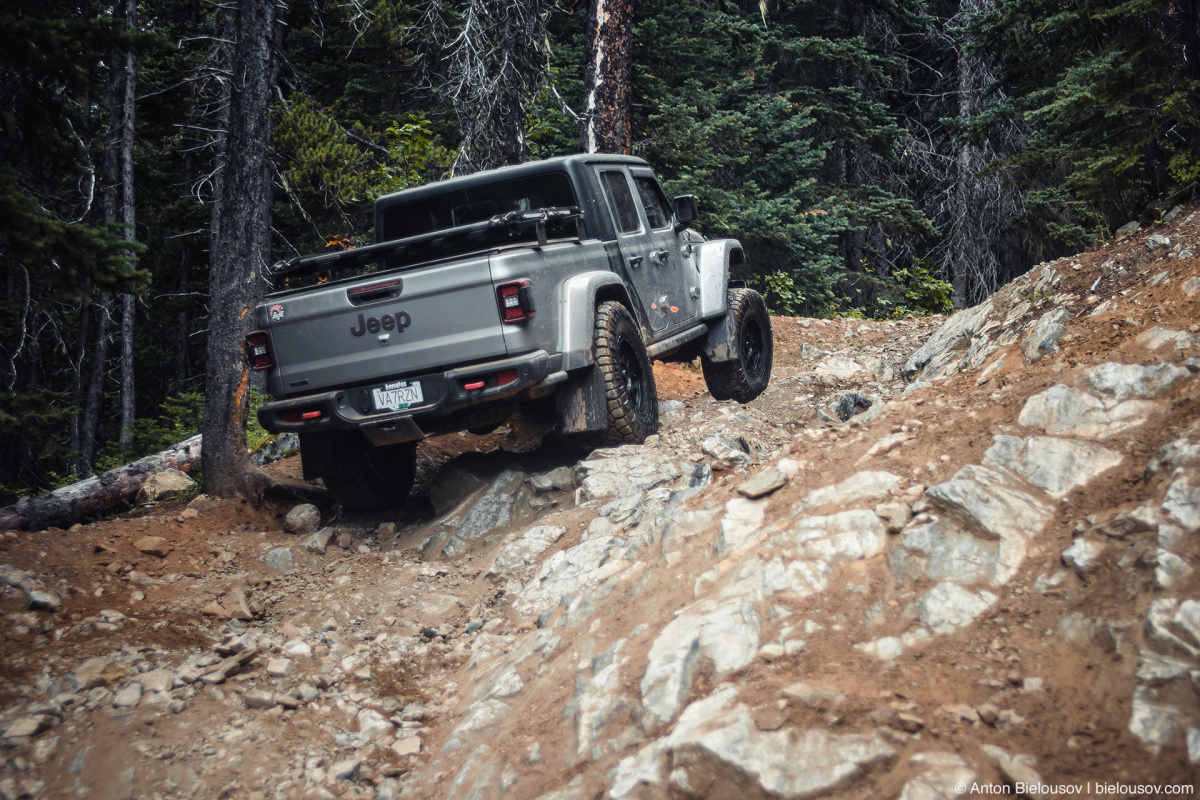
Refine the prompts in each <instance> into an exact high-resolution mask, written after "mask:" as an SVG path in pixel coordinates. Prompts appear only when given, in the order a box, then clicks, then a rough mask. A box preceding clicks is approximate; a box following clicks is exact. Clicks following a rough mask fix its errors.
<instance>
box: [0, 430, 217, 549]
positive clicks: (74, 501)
mask: <svg viewBox="0 0 1200 800" xmlns="http://www.w3.org/2000/svg"><path fill="white" fill-rule="evenodd" d="M200 450H201V448H200V436H199V434H197V435H196V436H193V437H192V438H190V439H185V440H184V441H182V442H179V443H178V444H173V445H171V446H170V447H168V448H167V449H166V450H163V451H162V452H159V453H155V454H153V455H149V456H146V457H145V458H141V459H138V460H137V461H134V462H133V463H132V464H126V465H125V466H123V467H118V468H117V469H114V470H110V471H108V472H105V473H104V474H103V475H96V476H93V477H91V478H88V479H86V480H82V481H79V482H78V483H73V484H71V485H70V486H64V487H63V488H61V489H56V490H54V491H53V492H47V493H46V494H43V495H39V496H37V497H34V498H31V499H26V498H23V499H22V500H21V501H20V502H19V503H17V504H16V505H11V506H8V507H6V508H0V530H18V529H21V528H44V527H46V526H47V525H69V524H72V523H74V522H77V521H79V520H81V519H84V518H86V517H91V516H95V515H97V514H103V513H105V512H107V511H110V510H112V509H113V508H116V507H117V506H119V505H121V504H122V503H128V502H131V501H132V500H133V499H134V498H135V497H136V496H137V493H138V489H141V488H142V484H143V483H145V482H146V479H147V478H149V477H150V476H151V475H153V474H154V473H155V472H160V471H162V470H164V469H177V470H179V471H181V472H194V471H195V469H196V467H197V466H199V464H200Z"/></svg>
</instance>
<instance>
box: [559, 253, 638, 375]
mask: <svg viewBox="0 0 1200 800" xmlns="http://www.w3.org/2000/svg"><path fill="white" fill-rule="evenodd" d="M605 300H616V301H618V302H620V303H621V304H622V305H624V306H625V307H626V308H628V309H629V313H630V314H632V315H633V317H634V319H637V314H635V313H634V311H633V305H632V303H631V301H630V297H629V289H628V288H627V287H626V286H625V282H624V281H623V280H621V276H620V275H617V274H616V273H614V272H609V271H608V270H594V271H591V272H581V273H579V274H578V275H572V276H571V277H570V278H567V280H565V281H563V286H562V293H561V295H560V296H559V315H558V320H559V332H558V351H559V352H560V353H562V366H561V367H560V369H562V370H563V371H565V372H571V371H572V370H577V369H582V368H584V367H589V366H591V364H592V335H593V334H592V331H593V328H594V326H595V322H596V305H597V304H598V303H601V302H603V301H605Z"/></svg>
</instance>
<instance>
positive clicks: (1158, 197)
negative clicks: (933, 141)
mask: <svg viewBox="0 0 1200 800" xmlns="http://www.w3.org/2000/svg"><path fill="white" fill-rule="evenodd" d="M1196 27H1197V18H1196V10H1195V8H1194V7H1190V6H1188V7H1182V8H1181V7H1180V6H1178V4H1175V3H1171V2H1167V0H1137V1H1136V2H1127V1H1126V0H1071V1H1070V2H1067V3H1061V2H1051V1H1050V0H1008V1H1007V2H1002V3H999V4H998V6H997V8H996V10H995V11H993V12H992V13H990V14H987V15H984V16H982V17H980V18H979V19H977V20H975V21H974V22H973V25H972V28H971V33H972V34H973V36H974V37H975V38H976V41H977V43H978V44H977V45H976V49H977V51H978V52H979V53H982V54H985V55H986V56H988V57H990V58H992V59H994V60H995V62H996V64H997V69H996V77H997V84H996V86H995V94H994V98H993V101H992V103H991V105H990V107H989V108H988V109H987V110H986V111H985V112H984V113H982V114H980V115H978V116H977V117H976V118H974V119H973V120H972V124H971V127H970V135H971V136H972V137H974V138H975V139H977V140H978V139H980V138H983V137H987V136H989V135H992V134H993V133H994V131H995V127H996V123H997V122H999V121H1002V120H1008V119H1020V120H1022V121H1023V122H1024V123H1025V125H1026V126H1027V129H1028V130H1029V136H1028V139H1027V141H1026V142H1024V144H1023V145H1022V146H1021V147H1020V148H1019V149H1018V150H1017V151H1016V152H1015V153H1014V154H1013V155H1011V156H1010V157H1007V158H1005V159H1003V160H1002V161H1001V162H1000V163H998V164H997V165H995V168H996V169H998V170H1001V171H1002V172H1003V173H1004V174H1005V175H1006V176H1008V177H1009V178H1010V179H1011V180H1013V181H1014V182H1015V183H1017V184H1018V185H1019V186H1020V187H1021V188H1022V189H1023V190H1024V191H1025V200H1026V203H1027V204H1028V207H1029V210H1030V211H1031V214H1030V218H1031V220H1032V221H1033V223H1034V229H1033V231H1032V235H1033V236H1034V237H1035V238H1037V239H1041V240H1045V241H1047V242H1049V243H1050V245H1049V246H1050V247H1054V246H1055V245H1057V246H1059V247H1062V246H1069V245H1078V244H1081V243H1084V242H1086V241H1088V240H1090V239H1091V238H1092V237H1094V236H1095V235H1096V234H1098V233H1102V232H1103V231H1104V230H1105V229H1109V230H1111V229H1113V228H1116V227H1118V226H1120V225H1121V224H1123V223H1124V222H1127V221H1128V220H1130V219H1131V218H1136V217H1138V216H1140V215H1143V214H1146V213H1147V212H1148V210H1149V209H1150V208H1151V207H1154V206H1159V205H1166V206H1168V207H1169V206H1170V205H1172V204H1174V202H1176V201H1177V200H1179V199H1183V198H1186V197H1189V196H1195V194H1196V190H1197V186H1198V179H1200V48H1197V47H1196V46H1195V44H1194V42H1195V37H1196ZM1189 42H1190V44H1189Z"/></svg>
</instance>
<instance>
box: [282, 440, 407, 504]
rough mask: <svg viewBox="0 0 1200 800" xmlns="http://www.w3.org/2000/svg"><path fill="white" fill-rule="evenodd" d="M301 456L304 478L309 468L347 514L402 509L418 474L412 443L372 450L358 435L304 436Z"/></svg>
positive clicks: (373, 448) (372, 447) (368, 443)
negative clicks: (303, 462) (399, 507)
mask: <svg viewBox="0 0 1200 800" xmlns="http://www.w3.org/2000/svg"><path fill="white" fill-rule="evenodd" d="M300 453H301V457H302V458H304V460H305V473H306V477H307V474H308V473H309V472H310V464H311V471H312V472H314V473H315V474H316V475H318V476H320V477H321V479H322V480H324V481H325V487H326V488H327V489H329V491H330V493H331V494H332V495H333V496H334V497H335V498H337V500H338V502H339V503H341V504H342V507H343V508H345V509H346V510H347V511H379V510H381V509H385V508H393V507H395V506H399V505H401V504H402V503H403V502H404V500H405V498H406V497H408V492H409V490H410V489H412V485H413V480H414V479H415V478H416V474H417V446H416V444H415V443H414V442H405V443H403V444H392V445H386V446H383V447H375V446H373V445H372V444H371V443H370V442H368V441H367V440H366V439H365V438H363V436H362V434H360V433H359V432H358V431H329V432H326V433H321V434H309V435H306V436H305V437H304V438H303V439H302V440H301V443H300Z"/></svg>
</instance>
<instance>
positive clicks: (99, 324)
mask: <svg viewBox="0 0 1200 800" xmlns="http://www.w3.org/2000/svg"><path fill="white" fill-rule="evenodd" d="M112 307H113V301H112V295H110V294H109V293H108V292H101V293H100V299H99V300H98V301H97V303H96V340H95V341H96V344H95V347H94V348H93V350H92V375H91V378H90V379H89V380H88V390H87V401H86V403H85V405H84V407H83V430H82V431H81V432H80V437H79V457H80V461H82V462H83V463H82V468H83V470H84V472H85V474H88V475H90V474H91V473H92V471H93V470H95V468H96V464H95V458H96V429H97V427H99V425H100V407H101V405H102V404H103V403H104V378H105V372H106V371H107V370H106V368H107V366H108V337H109V331H110V330H111V327H112Z"/></svg>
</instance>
